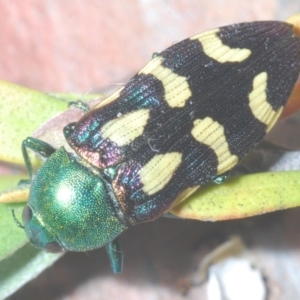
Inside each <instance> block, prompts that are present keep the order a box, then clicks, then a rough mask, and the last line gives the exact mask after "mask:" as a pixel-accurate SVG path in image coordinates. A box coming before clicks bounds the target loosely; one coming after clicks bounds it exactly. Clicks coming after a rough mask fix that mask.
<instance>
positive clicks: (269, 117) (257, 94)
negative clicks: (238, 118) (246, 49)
mask: <svg viewBox="0 0 300 300" xmlns="http://www.w3.org/2000/svg"><path fill="white" fill-rule="evenodd" d="M267 82H268V74H267V72H261V73H259V74H258V75H256V76H255V77H254V79H253V88H252V91H251V93H250V94H249V106H250V108H251V111H252V113H253V115H254V116H255V118H257V119H258V120H259V121H261V122H262V123H264V124H266V125H267V128H266V132H268V131H269V130H270V129H271V128H272V127H273V126H274V124H275V122H276V121H277V119H278V118H279V116H280V114H281V112H282V110H283V106H281V107H280V108H279V109H278V110H274V109H273V108H272V106H271V105H270V104H269V102H268V97H267V92H266V90H267Z"/></svg>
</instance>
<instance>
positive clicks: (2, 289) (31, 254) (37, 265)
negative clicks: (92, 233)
mask: <svg viewBox="0 0 300 300" xmlns="http://www.w3.org/2000/svg"><path fill="white" fill-rule="evenodd" d="M61 255H62V254H52V253H46V252H44V251H40V250H37V249H34V248H33V247H32V246H31V245H30V244H29V243H27V244H26V245H24V247H22V248H21V249H19V250H18V251H17V252H15V253H14V255H12V256H10V257H8V258H7V259H5V260H1V261H0V299H4V298H6V297H8V296H10V295H11V294H13V293H14V292H15V291H16V290H18V289H19V288H20V287H21V286H23V285H24V284H25V283H27V282H28V281H30V280H32V279H33V278H35V277H36V276H37V275H38V274H40V273H41V272H42V271H43V270H44V269H45V268H47V267H48V266H51V265H52V264H53V263H54V262H55V261H56V260H57V259H58V258H59V257H61Z"/></svg>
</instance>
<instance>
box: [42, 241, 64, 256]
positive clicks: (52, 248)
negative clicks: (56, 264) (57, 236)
mask: <svg viewBox="0 0 300 300" xmlns="http://www.w3.org/2000/svg"><path fill="white" fill-rule="evenodd" d="M45 251H47V252H50V253H59V252H63V251H64V249H63V248H62V247H61V246H60V245H59V244H58V243H57V242H50V243H48V244H47V245H46V246H45Z"/></svg>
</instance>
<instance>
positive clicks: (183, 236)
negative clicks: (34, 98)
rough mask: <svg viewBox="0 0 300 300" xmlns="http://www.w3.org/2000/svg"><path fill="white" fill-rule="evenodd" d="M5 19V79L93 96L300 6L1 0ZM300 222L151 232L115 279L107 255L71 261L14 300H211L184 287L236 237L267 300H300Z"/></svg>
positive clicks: (294, 214)
mask: <svg viewBox="0 0 300 300" xmlns="http://www.w3.org/2000/svg"><path fill="white" fill-rule="evenodd" d="M0 12H1V18H0V28H1V34H0V79H2V80H7V81H10V82H13V83H16V84H19V85H23V86H26V87H29V88H32V89H36V90H40V91H43V92H78V93H83V94H85V93H97V92H101V91H103V90H104V91H105V90H108V89H109V90H111V89H117V87H118V86H119V85H122V84H123V83H125V82H127V81H128V79H130V77H131V76H132V75H134V74H135V73H136V72H137V71H138V70H139V69H141V67H143V66H144V65H145V64H146V63H147V62H148V61H149V60H150V59H151V56H152V54H153V53H154V52H160V51H162V50H163V49H165V48H166V47H168V46H170V45H172V44H173V43H175V42H177V41H180V40H182V39H184V38H187V37H189V36H191V35H194V34H197V33H199V32H201V31H204V30H207V29H210V28H214V27H219V26H222V25H227V24H231V23H236V22H245V21H255V20H285V19H286V18H288V17H289V16H291V15H293V14H296V13H299V12H300V1H299V0H265V1H263V0H251V1H241V0H226V1H225V0H210V1H207V0H165V1H162V0H161V1H159V0H132V1H122V0H114V1H104V0H85V1H80V0H72V1H71V0H65V1H59V0H23V1H9V0H2V1H0ZM0 107H1V103H0ZM0 134H1V133H0ZM8 171H9V170H7V169H5V171H4V169H3V172H8ZM3 172H2V173H3ZM299 217H300V211H299V210H297V209H294V210H289V211H285V212H278V213H273V214H268V215H265V216H260V217H255V218H251V219H246V220H240V221H230V222H220V223H215V224H213V223H201V222H195V221H181V220H174V219H162V220H158V221H157V222H153V223H149V224H143V225H140V226H138V227H136V228H131V229H130V230H128V231H127V232H125V233H124V234H123V235H122V244H123V250H124V253H125V263H124V271H123V273H121V274H120V275H113V274H112V272H111V270H110V267H109V263H108V259H107V257H106V253H105V250H104V249H100V250H97V251H93V252H90V253H79V254H76V253H75V254H74V253H71V254H67V255H65V256H64V257H63V258H62V259H60V260H59V261H58V262H56V263H55V265H54V266H53V267H52V268H50V269H48V270H47V271H45V272H44V273H43V274H41V275H40V276H39V277H38V278H37V279H36V280H34V281H32V282H30V283H28V284H27V285H26V286H24V287H23V288H22V289H21V290H19V291H18V292H17V293H16V294H15V295H13V296H11V297H10V299H44V300H46V299H120V298H122V299H124V300H127V299H128V300H135V299H143V300H148V299H149V300H150V299H151V300H154V299H164V300H169V299H170V300H171V299H175V300H177V299H204V300H205V299H206V285H205V284H203V285H201V286H197V287H193V288H191V289H190V291H189V293H188V294H187V295H182V294H181V293H180V289H178V285H179V283H180V282H182V281H183V280H184V279H185V278H188V277H189V276H190V275H191V274H192V273H193V271H194V270H195V269H196V268H197V266H198V264H199V261H200V259H201V258H202V257H203V256H204V255H205V254H207V253H209V251H210V250H211V249H213V248H214V246H215V245H216V244H220V243H221V242H222V241H224V240H226V239H227V237H228V236H231V235H239V236H241V237H242V239H243V240H244V241H245V243H246V245H247V247H248V248H249V249H251V251H252V253H253V254H254V255H255V257H256V267H257V268H258V269H260V270H261V271H262V274H263V277H264V280H265V281H264V284H265V286H266V287H267V290H268V299H297V298H298V299H299V298H300V290H299V282H300V281H299V280H300V257H299V256H300V251H299V249H300V238H299V234H298V232H299V230H298V229H299V227H300V218H299ZM253 300H255V299H253Z"/></svg>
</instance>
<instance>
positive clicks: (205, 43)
mask: <svg viewBox="0 0 300 300" xmlns="http://www.w3.org/2000/svg"><path fill="white" fill-rule="evenodd" d="M219 31H220V29H218V28H217V29H213V30H209V31H206V32H204V33H200V34H198V35H195V36H193V37H191V38H190V39H191V40H198V41H199V42H200V43H201V45H202V47H203V51H204V53H205V54H206V55H207V56H209V57H210V58H213V59H215V60H216V61H218V62H220V63H226V62H242V61H244V60H245V59H247V58H248V57H249V56H250V54H251V50H250V49H246V48H230V47H229V46H227V45H224V44H223V42H222V40H221V39H220V38H219V37H218V36H217V33H218V32H219Z"/></svg>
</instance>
